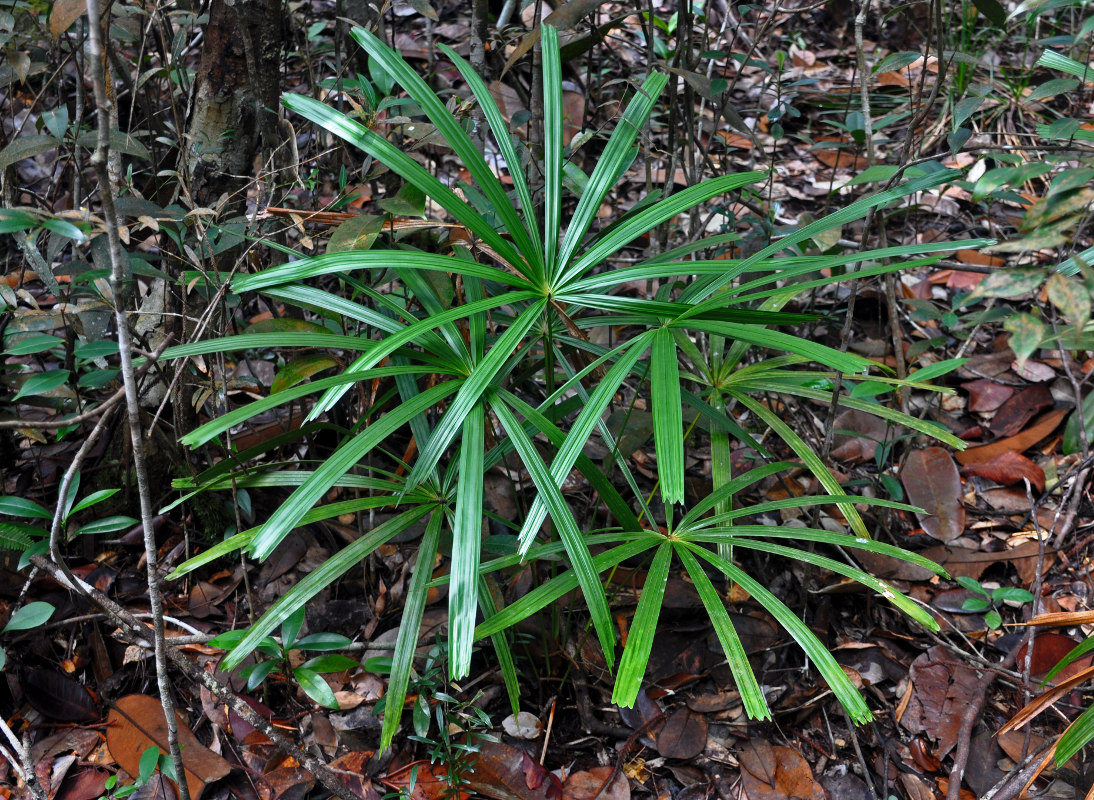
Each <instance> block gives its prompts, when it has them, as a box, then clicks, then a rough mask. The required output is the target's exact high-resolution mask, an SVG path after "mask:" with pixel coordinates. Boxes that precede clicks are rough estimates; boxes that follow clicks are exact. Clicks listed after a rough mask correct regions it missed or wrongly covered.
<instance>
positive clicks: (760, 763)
mask: <svg viewBox="0 0 1094 800" xmlns="http://www.w3.org/2000/svg"><path fill="white" fill-rule="evenodd" d="M750 744H755V745H756V746H753V747H747V746H746V747H745V748H744V749H743V750H742V751H741V753H740V756H739V758H740V762H741V783H742V784H744V788H745V792H746V793H747V794H748V798H749V800H827V793H826V792H825V791H824V787H823V786H821V785H820V784H819V783H817V780H816V778H814V777H813V770H812V769H811V768H810V766H809V762H808V761H806V760H805V759H804V758H802V756H801V754H800V753H799V752H798V751H796V750H792V749H790V748H789V747H772V746H771V745H770V744H768V743H767V742H763V744H762V745H760V744H758V743H755V742H750Z"/></svg>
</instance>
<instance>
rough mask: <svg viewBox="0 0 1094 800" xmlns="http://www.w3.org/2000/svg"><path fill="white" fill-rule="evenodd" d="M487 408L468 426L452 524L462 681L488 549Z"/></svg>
mask: <svg viewBox="0 0 1094 800" xmlns="http://www.w3.org/2000/svg"><path fill="white" fill-rule="evenodd" d="M485 420H486V412H485V410H484V408H483V403H482V402H479V403H476V404H475V405H473V406H472V407H471V409H470V410H469V411H468V412H467V415H466V416H465V417H464V420H463V438H462V440H461V442H460V472H459V483H458V485H457V489H456V512H455V514H454V515H453V519H452V568H451V573H452V580H451V583H450V584H449V590H448V632H449V673H450V674H451V676H452V680H459V679H461V678H463V677H465V676H466V675H467V673H468V672H470V670H471V646H472V644H474V633H475V615H476V614H477V613H478V610H479V598H478V589H479V554H480V552H481V547H482V487H483V481H482V475H483V469H482V459H483V453H484V452H485V450H486V443H485V441H484V440H483V436H484V432H485V430H486V421H485Z"/></svg>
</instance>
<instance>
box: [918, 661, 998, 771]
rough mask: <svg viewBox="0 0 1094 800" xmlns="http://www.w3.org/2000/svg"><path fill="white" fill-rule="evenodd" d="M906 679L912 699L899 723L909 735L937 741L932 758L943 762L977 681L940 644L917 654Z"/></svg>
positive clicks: (955, 742)
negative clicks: (907, 679) (919, 734)
mask: <svg viewBox="0 0 1094 800" xmlns="http://www.w3.org/2000/svg"><path fill="white" fill-rule="evenodd" d="M908 677H909V679H910V680H911V684H912V687H913V691H912V697H911V699H910V700H909V701H908V707H907V709H906V710H905V712H904V715H903V716H902V717H901V719H900V724H901V725H903V726H904V728H905V729H906V730H907V731H909V732H910V733H925V734H927V735H928V736H929V737H930V738H931V739H933V740H934V741H935V742H937V743H938V749H937V750H936V751H935V754H934V755H935V757H936V758H939V759H942V758H944V757H945V756H946V754H947V753H949V752H950V751H951V750H952V749H953V748H954V747H955V746H956V745H957V737H958V735H959V733H960V730H961V716H962V715H961V711H962V709H964V708H965V706H967V705H968V704H969V703H970V702H971V700H972V698H973V696H974V695H975V692H976V689H977V685H978V684H979V678H978V677H977V675H976V671H975V670H972V669H970V668H968V667H966V666H965V665H964V664H962V663H961V662H959V661H957V660H956V659H954V657H953V656H951V655H950V653H949V651H948V650H946V648H944V647H942V646H941V645H935V646H934V647H932V648H931V649H930V650H928V651H927V652H925V653H922V654H920V655H919V657H917V658H916V660H915V661H913V662H912V666H911V667H910V669H909V670H908Z"/></svg>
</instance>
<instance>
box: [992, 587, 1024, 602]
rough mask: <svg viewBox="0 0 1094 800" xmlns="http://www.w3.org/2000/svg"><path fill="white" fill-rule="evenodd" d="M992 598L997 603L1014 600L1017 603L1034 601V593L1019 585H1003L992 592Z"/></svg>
mask: <svg viewBox="0 0 1094 800" xmlns="http://www.w3.org/2000/svg"><path fill="white" fill-rule="evenodd" d="M991 599H992V600H994V601H995V602H997V603H1001V602H1003V601H1004V600H1012V601H1014V602H1016V603H1032V602H1033V593H1032V592H1028V591H1026V590H1025V589H1020V588H1019V587H1017V586H1001V587H999V588H998V589H996V590H995V591H993V592H992V593H991Z"/></svg>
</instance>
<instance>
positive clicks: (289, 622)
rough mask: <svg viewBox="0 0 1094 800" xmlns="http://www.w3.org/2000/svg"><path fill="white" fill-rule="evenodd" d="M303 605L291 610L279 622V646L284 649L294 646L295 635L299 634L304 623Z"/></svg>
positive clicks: (293, 647)
mask: <svg viewBox="0 0 1094 800" xmlns="http://www.w3.org/2000/svg"><path fill="white" fill-rule="evenodd" d="M305 611H306V609H305V608H304V606H300V608H298V609H296V610H295V611H293V612H292V613H291V614H289V616H288V617H286V618H285V621H284V622H282V623H281V646H282V647H284V648H285V649H286V650H289V649H295V648H296V637H297V636H299V635H300V629H301V628H302V627H303V625H304V612H305Z"/></svg>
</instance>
